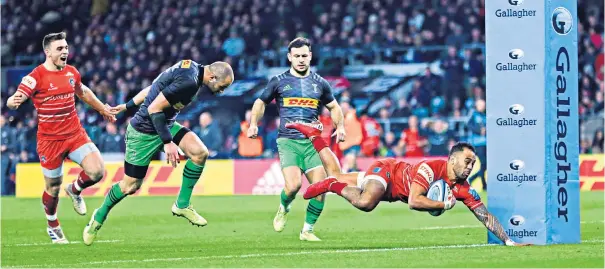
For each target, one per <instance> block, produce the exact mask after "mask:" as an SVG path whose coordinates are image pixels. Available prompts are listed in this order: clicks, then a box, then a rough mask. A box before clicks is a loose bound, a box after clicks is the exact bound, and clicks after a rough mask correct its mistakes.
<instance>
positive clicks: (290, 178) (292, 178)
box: [281, 166, 302, 192]
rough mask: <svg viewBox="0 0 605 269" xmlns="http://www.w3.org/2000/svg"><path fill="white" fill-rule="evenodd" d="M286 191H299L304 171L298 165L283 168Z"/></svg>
mask: <svg viewBox="0 0 605 269" xmlns="http://www.w3.org/2000/svg"><path fill="white" fill-rule="evenodd" d="M281 171H282V173H283V175H284V181H285V186H284V188H285V189H286V192H298V190H300V186H302V173H301V171H300V168H298V167H297V166H288V167H284V168H282V170H281Z"/></svg>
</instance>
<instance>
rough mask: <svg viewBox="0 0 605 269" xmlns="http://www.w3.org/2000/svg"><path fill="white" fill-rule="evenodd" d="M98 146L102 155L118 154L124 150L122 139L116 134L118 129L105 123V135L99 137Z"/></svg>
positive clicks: (111, 124)
mask: <svg viewBox="0 0 605 269" xmlns="http://www.w3.org/2000/svg"><path fill="white" fill-rule="evenodd" d="M98 145H99V150H100V151H101V152H102V153H120V152H124V150H126V145H125V142H124V137H123V136H122V135H121V134H119V133H118V128H117V127H116V125H115V124H113V123H107V125H106V126H105V133H103V134H101V136H100V137H99V143H98Z"/></svg>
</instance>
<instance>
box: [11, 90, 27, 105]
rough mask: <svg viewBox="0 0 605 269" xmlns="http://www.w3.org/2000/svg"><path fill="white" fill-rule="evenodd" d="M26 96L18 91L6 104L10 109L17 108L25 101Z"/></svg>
mask: <svg viewBox="0 0 605 269" xmlns="http://www.w3.org/2000/svg"><path fill="white" fill-rule="evenodd" d="M25 100H26V99H25V96H23V94H22V93H21V92H16V93H15V94H14V95H13V96H11V97H10V98H9V99H8V102H6V105H7V106H8V108H10V109H17V108H19V106H20V105H21V104H23V102H25Z"/></svg>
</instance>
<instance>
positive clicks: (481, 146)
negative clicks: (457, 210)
mask: <svg viewBox="0 0 605 269" xmlns="http://www.w3.org/2000/svg"><path fill="white" fill-rule="evenodd" d="M486 124H487V120H486V115H485V100H482V99H478V100H476V101H475V110H473V111H472V112H471V115H470V118H469V121H468V123H467V127H468V129H469V136H468V139H467V141H468V142H469V143H471V144H472V145H473V146H474V147H475V153H476V154H477V158H478V159H479V160H480V162H481V165H480V169H479V173H477V174H475V175H473V176H472V177H471V178H469V182H472V181H473V180H474V179H475V178H476V177H481V182H482V183H483V190H487V181H486V178H485V171H486V170H487V148H486V146H487V138H486V129H485V128H486Z"/></svg>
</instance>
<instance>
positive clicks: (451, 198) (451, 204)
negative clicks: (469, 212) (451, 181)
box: [443, 195, 456, 210]
mask: <svg viewBox="0 0 605 269" xmlns="http://www.w3.org/2000/svg"><path fill="white" fill-rule="evenodd" d="M444 204H445V206H444V207H443V209H445V210H450V209H452V208H454V205H456V197H455V196H454V195H450V196H449V197H448V198H447V200H446V201H445V202H444Z"/></svg>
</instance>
